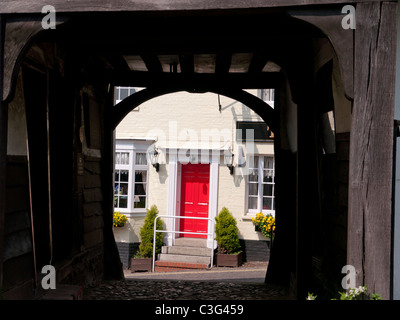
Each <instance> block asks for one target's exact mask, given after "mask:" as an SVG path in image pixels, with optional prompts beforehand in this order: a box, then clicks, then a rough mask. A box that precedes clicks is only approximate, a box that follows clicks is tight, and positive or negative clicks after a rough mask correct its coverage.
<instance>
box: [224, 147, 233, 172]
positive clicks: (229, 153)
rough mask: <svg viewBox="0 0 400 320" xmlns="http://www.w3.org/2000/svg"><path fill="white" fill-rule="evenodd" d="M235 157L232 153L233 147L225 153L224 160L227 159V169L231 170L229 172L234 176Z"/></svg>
mask: <svg viewBox="0 0 400 320" xmlns="http://www.w3.org/2000/svg"><path fill="white" fill-rule="evenodd" d="M233 156H234V154H233V153H232V151H231V147H229V149H228V150H227V151H226V152H225V153H224V158H225V163H226V165H227V167H228V168H229V172H230V174H231V175H232V174H233V168H234V167H233Z"/></svg>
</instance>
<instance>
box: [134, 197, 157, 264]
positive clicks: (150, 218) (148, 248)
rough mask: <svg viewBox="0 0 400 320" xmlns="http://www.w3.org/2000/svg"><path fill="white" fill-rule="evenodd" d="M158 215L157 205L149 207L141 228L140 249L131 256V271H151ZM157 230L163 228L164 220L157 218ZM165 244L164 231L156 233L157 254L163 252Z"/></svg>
mask: <svg viewBox="0 0 400 320" xmlns="http://www.w3.org/2000/svg"><path fill="white" fill-rule="evenodd" d="M157 215H158V209H157V206H156V205H153V206H152V207H151V208H150V209H147V213H146V218H145V220H144V224H143V226H142V227H141V228H140V240H141V242H140V245H139V251H138V252H137V253H136V254H135V255H134V256H133V257H132V258H131V268H130V269H131V272H136V271H151V269H152V260H153V242H154V239H153V238H154V219H155V218H156V217H157ZM157 230H162V221H161V220H157ZM162 245H163V235H162V233H160V232H159V233H156V254H158V253H160V252H161V247H162Z"/></svg>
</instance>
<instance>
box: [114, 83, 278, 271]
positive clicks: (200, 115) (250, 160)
mask: <svg viewBox="0 0 400 320" xmlns="http://www.w3.org/2000/svg"><path fill="white" fill-rule="evenodd" d="M137 90H140V88H126V87H117V88H116V89H115V99H116V102H118V101H119V100H122V99H124V98H125V97H126V96H128V95H130V94H133V93H134V92H135V91H137ZM249 92H250V93H252V94H254V95H257V96H259V97H261V95H263V99H264V100H265V101H267V102H268V103H269V104H270V105H272V106H273V90H251V91H249ZM238 129H242V130H238ZM246 129H254V130H250V131H247V132H246ZM266 138H267V139H266ZM154 149H156V150H157V152H158V159H157V162H158V163H159V168H158V171H157V170H156V168H155V167H154V166H152V165H151V163H150V155H151V154H152V153H154ZM115 150H116V153H115V154H116V157H115V182H114V183H115V197H114V200H115V201H114V202H115V203H114V205H115V211H119V212H123V213H125V214H126V215H127V217H128V223H127V224H126V225H125V226H124V227H123V228H114V234H115V238H116V242H117V245H118V246H119V249H120V253H121V259H122V260H126V261H123V262H124V265H125V266H126V265H127V264H128V263H129V262H128V261H129V259H127V258H123V257H122V256H126V255H128V256H129V255H131V254H132V253H133V251H135V248H136V247H137V245H138V243H139V242H140V239H139V231H140V227H141V226H142V225H143V222H144V218H145V214H146V208H150V207H151V206H152V205H153V204H155V205H156V206H157V208H158V210H159V212H160V215H167V216H170V217H173V216H180V215H184V214H185V213H184V212H182V211H185V210H186V209H185V205H184V202H185V199H183V198H182V197H188V196H191V195H188V194H192V193H193V194H194V193H196V192H197V193H199V194H202V196H200V198H197V197H196V199H198V200H196V201H197V206H195V207H194V210H197V209H198V210H199V211H205V212H204V214H203V215H202V216H203V217H206V218H210V220H212V221H213V220H214V218H215V216H216V215H217V214H218V212H219V211H220V210H221V208H222V207H224V206H225V207H227V208H228V209H229V210H230V211H231V212H232V214H233V216H234V217H235V218H236V221H237V224H238V228H239V233H240V238H241V240H242V245H243V247H244V248H243V249H245V252H246V251H247V252H246V256H247V259H248V260H265V259H267V258H268V257H266V253H265V251H266V250H267V247H266V244H267V241H266V238H265V237H264V235H262V234H261V233H260V232H256V231H255V229H254V225H253V223H252V221H251V218H252V217H253V216H255V214H256V213H257V212H261V211H262V212H263V213H271V214H273V215H274V214H275V210H274V209H275V208H274V161H273V156H274V143H273V133H272V132H270V131H269V128H268V127H267V126H266V124H265V122H263V121H262V119H261V118H260V117H259V116H258V115H257V114H256V113H255V112H253V111H252V110H251V109H250V108H248V107H246V106H245V105H243V104H242V103H240V102H238V101H235V100H232V99H230V98H227V97H225V96H218V95H216V94H213V93H201V94H193V93H188V92H178V93H173V94H168V95H164V96H160V97H158V98H155V99H152V100H150V101H147V102H145V103H143V104H141V105H140V106H139V107H138V108H137V109H135V110H133V111H131V112H130V113H129V114H128V115H127V116H126V117H125V118H124V119H123V121H122V122H121V123H120V124H119V126H118V127H117V129H116V131H115ZM230 153H233V157H232V158H233V160H232V162H233V167H234V168H233V172H232V174H231V172H230V170H229V167H228V166H227V164H228V163H226V162H227V161H229V159H227V158H226V157H225V155H227V154H230ZM229 164H231V163H229ZM188 168H189V169H188ZM192 169H193V170H194V171H193V170H192ZM188 170H189V171H190V172H189V173H187V171H188ZM193 172H197V173H198V176H197V178H195V179H200V180H201V181H200V180H199V181H200V182H199V183H200V184H198V186H197V187H190V188H191V189H190V190H183V187H182V181H187V177H186V176H187V175H188V174H189V175H190V174H193ZM185 188H189V187H185ZM193 188H194V189H193ZM196 188H197V189H196ZM192 189H193V190H192ZM189 200H190V201H191V199H189ZM186 201H188V199H187V198H186ZM192 209H193V208H191V209H190V210H192ZM186 215H190V214H186ZM183 220H185V221H189V220H188V219H174V218H163V222H164V226H165V228H166V229H167V230H170V231H189V232H191V231H194V232H206V233H207V232H208V233H212V232H213V228H214V223H213V222H212V221H208V220H190V221H193V224H199V226H198V228H197V229H196V227H193V226H192V225H190V226H187V225H186V226H183V223H182V221H183ZM185 223H186V222H185ZM186 224H187V223H186ZM185 228H186V229H185ZM188 228H189V229H188ZM193 228H194V229H193ZM179 236H189V237H198V235H192V234H177V233H168V234H165V238H164V239H165V242H166V243H168V245H172V244H173V242H174V238H175V237H179ZM207 239H208V241H207V243H208V246H209V247H214V248H215V245H216V244H215V241H213V237H212V236H211V235H208V236H207ZM257 253H258V254H257Z"/></svg>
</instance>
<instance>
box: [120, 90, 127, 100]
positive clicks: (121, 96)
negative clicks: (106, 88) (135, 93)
mask: <svg viewBox="0 0 400 320" xmlns="http://www.w3.org/2000/svg"><path fill="white" fill-rule="evenodd" d="M128 95H129V89H128V88H122V87H121V88H119V100H124V99H125V98H126V97H127V96H128Z"/></svg>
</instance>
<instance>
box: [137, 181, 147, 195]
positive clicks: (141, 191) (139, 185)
mask: <svg viewBox="0 0 400 320" xmlns="http://www.w3.org/2000/svg"><path fill="white" fill-rule="evenodd" d="M137 195H139V196H145V195H146V184H143V183H135V196H137Z"/></svg>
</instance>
